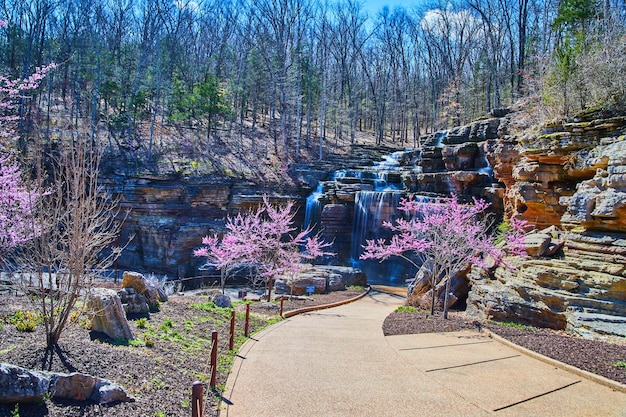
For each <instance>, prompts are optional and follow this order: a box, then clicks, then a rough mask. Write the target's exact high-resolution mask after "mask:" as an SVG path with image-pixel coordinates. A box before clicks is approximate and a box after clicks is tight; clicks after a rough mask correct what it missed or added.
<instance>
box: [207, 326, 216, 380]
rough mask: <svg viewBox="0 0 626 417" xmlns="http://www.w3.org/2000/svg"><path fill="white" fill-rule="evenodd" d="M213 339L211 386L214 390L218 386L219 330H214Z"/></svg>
mask: <svg viewBox="0 0 626 417" xmlns="http://www.w3.org/2000/svg"><path fill="white" fill-rule="evenodd" d="M211 339H212V340H213V345H212V346H211V383H210V384H209V385H210V387H211V389H213V388H215V386H216V385H217V330H213V332H212V333H211Z"/></svg>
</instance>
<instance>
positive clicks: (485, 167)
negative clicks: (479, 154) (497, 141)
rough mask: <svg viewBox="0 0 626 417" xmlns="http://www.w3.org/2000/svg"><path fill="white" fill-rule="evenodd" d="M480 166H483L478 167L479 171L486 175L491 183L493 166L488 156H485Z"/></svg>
mask: <svg viewBox="0 0 626 417" xmlns="http://www.w3.org/2000/svg"><path fill="white" fill-rule="evenodd" d="M480 166H481V168H478V170H477V172H478V173H479V174H482V175H486V176H487V177H488V179H489V182H490V183H491V182H493V168H492V167H491V165H490V164H489V160H488V159H487V157H486V156H483V158H482V161H481V162H480Z"/></svg>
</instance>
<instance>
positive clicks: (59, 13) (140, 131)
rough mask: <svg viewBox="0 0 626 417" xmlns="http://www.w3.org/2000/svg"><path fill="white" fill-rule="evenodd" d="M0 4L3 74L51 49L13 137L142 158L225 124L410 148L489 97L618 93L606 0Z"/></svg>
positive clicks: (546, 100)
mask: <svg viewBox="0 0 626 417" xmlns="http://www.w3.org/2000/svg"><path fill="white" fill-rule="evenodd" d="M0 19H4V20H5V21H6V22H7V26H6V27H3V28H1V29H0V61H1V65H2V68H3V72H4V73H5V75H7V76H9V77H13V78H17V77H25V76H26V75H28V74H30V73H32V72H33V71H34V70H35V67H38V66H43V65H46V64H48V63H51V62H54V63H56V64H57V68H56V69H55V70H54V71H53V72H51V73H50V74H49V76H48V77H47V78H46V80H45V82H44V83H43V84H42V85H41V86H40V88H39V90H38V91H37V93H36V94H34V95H31V96H29V97H25V98H23V99H22V102H21V104H20V113H21V115H22V116H27V117H25V118H23V119H22V122H20V129H21V131H20V135H21V137H22V138H23V140H22V143H21V147H22V148H27V147H28V143H29V142H32V141H34V140H35V139H36V141H37V142H38V143H44V144H47V145H51V144H54V143H55V142H56V141H66V140H70V139H71V140H75V139H76V138H77V137H78V136H82V137H83V139H87V138H88V139H90V140H92V142H93V143H94V144H96V145H97V146H101V147H104V148H106V149H107V151H110V152H113V153H114V154H123V155H125V156H126V157H128V158H132V159H134V160H136V161H139V162H150V161H155V160H158V159H159V158H161V157H163V156H164V155H167V154H171V152H172V150H174V151H176V152H178V154H185V153H186V154H187V155H188V156H190V157H191V159H197V158H202V157H203V156H209V155H210V154H211V153H212V152H215V150H216V149H218V148H219V147H218V145H219V143H220V141H223V140H226V139H228V140H231V141H232V140H235V141H236V140H241V143H242V149H243V142H244V137H245V138H246V140H248V141H250V138H253V143H251V144H250V145H251V147H248V149H255V150H257V151H259V152H261V151H265V152H266V153H268V154H269V153H271V154H272V155H273V157H274V158H275V160H276V161H277V162H276V163H277V164H282V165H283V166H285V165H286V164H288V163H290V162H293V161H299V160H302V159H303V158H304V159H307V157H308V158H320V159H322V158H323V157H324V149H326V147H327V146H329V144H332V143H333V142H336V141H338V140H341V141H342V142H343V143H348V144H352V143H355V142H358V141H359V138H360V137H361V136H363V133H364V132H365V133H367V134H368V136H369V137H371V138H374V139H372V141H374V140H375V142H376V143H377V144H387V145H396V146H411V147H413V146H418V145H419V137H420V135H422V134H424V133H427V132H432V131H433V130H436V129H445V128H447V127H450V126H453V125H459V124H461V123H465V122H467V121H469V120H472V119H476V118H478V117H481V116H484V115H486V114H488V113H489V112H494V111H495V112H497V111H501V110H500V109H503V108H511V107H515V106H517V108H523V109H524V110H526V111H527V112H528V115H529V117H530V118H529V123H532V122H536V121H543V120H547V119H550V118H553V117H556V116H560V115H561V116H562V115H572V114H575V113H576V112H578V111H580V110H582V109H586V108H589V107H592V106H603V107H608V108H611V107H613V108H615V107H619V105H620V103H623V102H624V95H625V94H626V93H625V91H624V86H625V85H626V82H625V81H624V77H626V71H624V66H626V64H625V63H624V60H625V58H624V56H626V54H625V53H624V52H625V50H626V46H625V40H624V39H625V38H624V36H625V31H624V29H625V28H624V20H625V19H626V5H625V4H624V3H623V2H622V1H619V0H602V1H601V0H548V1H538V0H453V1H443V0H441V1H433V2H431V3H427V4H425V5H422V6H419V7H416V8H406V9H405V8H394V9H389V8H384V9H381V10H380V11H379V12H378V13H377V14H376V15H368V14H367V13H366V12H365V11H364V8H363V5H362V3H361V2H359V1H355V0H340V1H330V2H321V1H311V0H255V1H246V0H198V1H189V0H151V1H148V0H102V1H101V0H4V1H2V2H1V3H0ZM256 129H263V132H264V134H263V135H261V136H258V137H255V136H253V135H252V134H251V132H255V131H256ZM189 132H193V134H192V135H190V134H189ZM237 138H239V139H237ZM303 155H304V157H303Z"/></svg>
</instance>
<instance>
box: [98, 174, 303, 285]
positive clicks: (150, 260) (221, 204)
mask: <svg viewBox="0 0 626 417" xmlns="http://www.w3.org/2000/svg"><path fill="white" fill-rule="evenodd" d="M103 185H104V186H105V187H106V189H107V190H108V191H109V192H110V193H111V194H112V195H113V196H114V197H118V198H119V199H120V202H119V204H120V207H121V210H122V212H121V213H120V220H121V221H123V228H122V232H121V235H120V238H119V242H118V243H119V244H120V245H124V244H126V243H127V242H128V240H129V239H130V238H131V237H133V238H132V240H130V243H128V245H127V246H126V248H125V249H124V251H123V252H122V255H121V256H120V258H119V259H118V261H117V267H118V268H120V269H132V270H141V271H144V272H146V273H149V272H152V273H156V274H164V275H167V276H168V277H170V278H183V277H191V276H196V275H197V274H198V267H199V266H200V265H202V264H203V263H204V260H203V259H198V258H194V257H193V250H194V249H195V248H197V247H199V246H200V245H201V243H202V238H203V237H204V236H206V235H207V234H210V233H214V232H217V231H219V230H221V229H222V228H223V226H224V222H225V219H226V217H227V216H229V215H234V214H236V213H238V212H239V211H245V210H246V209H249V208H251V207H253V206H256V205H257V204H259V203H260V202H261V201H262V196H263V194H268V195H270V196H271V199H270V200H271V201H272V202H275V203H285V202H286V201H288V200H294V201H299V202H302V201H303V200H304V198H305V196H306V193H307V192H308V190H307V189H306V188H302V187H295V186H291V187H289V186H285V187H283V188H282V189H279V188H277V187H270V186H267V185H257V184H253V183H248V182H244V181H238V182H237V181H234V180H215V179H212V178H178V177H174V176H171V177H162V176H141V177H138V176H133V177H128V176H124V175H114V174H109V175H106V176H105V178H104V180H103ZM297 216H298V220H299V221H302V220H303V219H302V218H303V216H304V213H303V210H300V211H299V212H298V215H297Z"/></svg>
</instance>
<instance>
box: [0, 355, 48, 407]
mask: <svg viewBox="0 0 626 417" xmlns="http://www.w3.org/2000/svg"><path fill="white" fill-rule="evenodd" d="M49 388H50V377H49V376H48V375H46V374H45V373H43V372H37V371H29V370H27V369H24V368H20V367H19V366H14V365H10V364H8V363H2V364H0V403H5V404H6V403H38V402H41V401H43V399H44V398H45V397H46V395H47V394H48V390H49Z"/></svg>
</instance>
